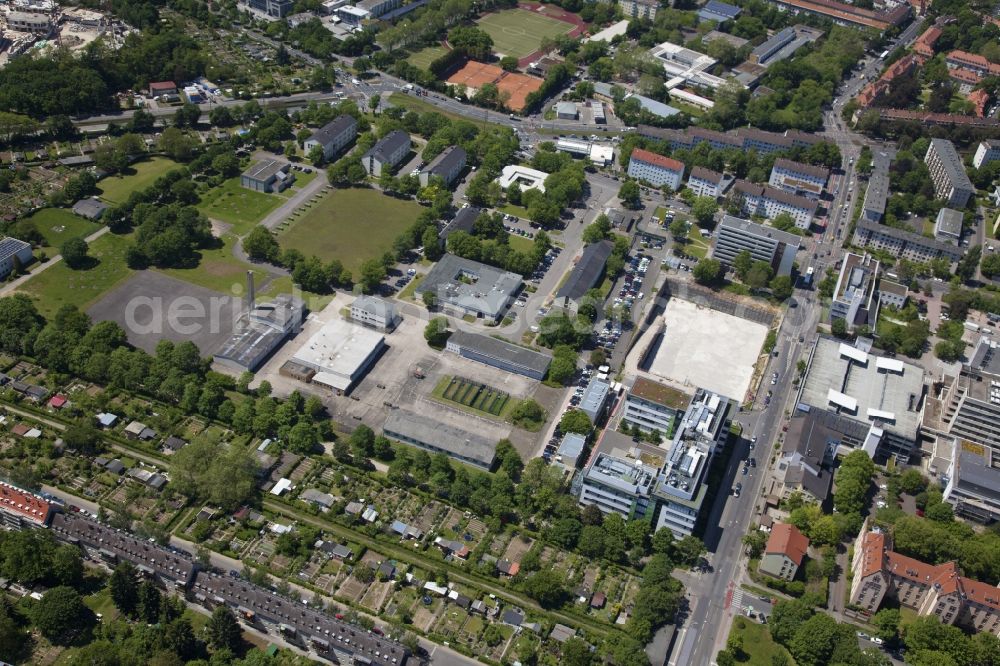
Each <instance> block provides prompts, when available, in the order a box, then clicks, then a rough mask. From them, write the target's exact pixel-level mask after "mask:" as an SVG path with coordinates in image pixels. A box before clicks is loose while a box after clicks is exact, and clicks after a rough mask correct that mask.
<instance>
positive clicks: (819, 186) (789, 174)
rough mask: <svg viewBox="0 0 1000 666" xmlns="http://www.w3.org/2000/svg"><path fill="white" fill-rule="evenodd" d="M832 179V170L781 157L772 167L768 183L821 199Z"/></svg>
mask: <svg viewBox="0 0 1000 666" xmlns="http://www.w3.org/2000/svg"><path fill="white" fill-rule="evenodd" d="M829 179H830V170H829V169H825V168H823V167H817V166H812V165H810V164H802V163H801V162H794V161H792V160H786V159H785V158H783V157H779V158H778V159H776V160H775V161H774V166H773V167H772V168H771V178H770V180H768V183H769V184H770V185H771V186H772V187H776V188H778V189H779V190H784V191H785V192H790V193H792V194H798V195H800V196H804V197H807V198H809V199H819V198H820V196H821V195H822V194H823V190H824V189H825V188H826V182H827V181H828V180H829Z"/></svg>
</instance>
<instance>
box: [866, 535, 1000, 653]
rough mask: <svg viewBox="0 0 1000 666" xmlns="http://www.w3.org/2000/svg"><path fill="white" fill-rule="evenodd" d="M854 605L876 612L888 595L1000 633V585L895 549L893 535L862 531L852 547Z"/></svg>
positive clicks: (944, 619)
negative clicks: (966, 575)
mask: <svg viewBox="0 0 1000 666" xmlns="http://www.w3.org/2000/svg"><path fill="white" fill-rule="evenodd" d="M852 567H853V569H854V577H853V579H852V580H851V604H852V605H854V606H858V607H860V608H861V609H862V611H863V612H865V613H866V614H873V613H875V611H877V610H878V609H879V607H880V606H882V604H883V603H884V602H885V601H887V600H888V599H894V600H895V601H896V602H897V603H898V604H899V605H900V606H902V607H904V608H909V609H910V610H913V611H916V612H917V614H918V615H922V616H929V615H934V616H935V617H937V618H938V619H939V620H940V621H941V623H942V624H950V625H954V626H960V627H964V628H966V629H970V630H972V631H976V632H987V631H988V632H989V633H991V634H994V635H1000V589H998V588H996V587H994V586H992V585H989V584H987V583H982V582H980V581H977V580H973V579H971V578H966V577H964V576H962V575H960V573H959V570H958V567H957V566H956V564H955V563H954V562H946V563H945V564H939V565H933V564H927V563H926V562H921V561H920V560H917V559H914V558H912V557H907V556H905V555H901V554H899V553H896V552H894V551H893V550H892V549H891V547H890V540H889V535H888V534H886V533H883V532H872V531H868V530H867V529H865V530H862V532H861V534H860V535H858V539H857V542H856V544H855V546H854V561H853V562H852Z"/></svg>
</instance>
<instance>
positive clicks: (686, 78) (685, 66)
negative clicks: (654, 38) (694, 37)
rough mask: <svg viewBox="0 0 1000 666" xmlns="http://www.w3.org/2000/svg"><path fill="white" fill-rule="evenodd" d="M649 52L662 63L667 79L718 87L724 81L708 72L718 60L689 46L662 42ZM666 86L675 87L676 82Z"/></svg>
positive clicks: (705, 86)
mask: <svg viewBox="0 0 1000 666" xmlns="http://www.w3.org/2000/svg"><path fill="white" fill-rule="evenodd" d="M650 53H651V54H652V56H653V57H654V58H656V59H657V60H659V61H660V63H661V64H662V65H663V70H664V71H665V72H666V74H667V78H668V79H681V81H682V82H687V83H690V84H691V85H695V86H699V87H702V88H718V87H719V86H721V85H722V84H723V83H725V82H726V80H725V79H723V78H721V77H718V76H714V75H712V74H709V73H708V71H707V70H709V69H711V68H712V67H714V66H715V65H716V63H718V60H716V59H715V58H713V57H711V56H707V55H705V54H704V53H698V52H697V51H692V50H691V49H689V48H685V47H683V46H679V45H677V44H673V43H671V42H663V43H662V44H660V45H659V46H654V47H653V48H652V49H651V50H650ZM667 87H668V88H674V87H676V84H675V85H673V86H671V85H670V84H669V83H668V84H667Z"/></svg>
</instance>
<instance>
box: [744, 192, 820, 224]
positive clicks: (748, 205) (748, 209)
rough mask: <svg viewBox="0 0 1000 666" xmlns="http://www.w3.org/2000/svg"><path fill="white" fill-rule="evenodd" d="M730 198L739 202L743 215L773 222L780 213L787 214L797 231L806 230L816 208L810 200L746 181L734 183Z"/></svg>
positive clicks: (815, 204)
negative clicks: (755, 216)
mask: <svg viewBox="0 0 1000 666" xmlns="http://www.w3.org/2000/svg"><path fill="white" fill-rule="evenodd" d="M732 196H733V197H734V198H735V199H736V200H737V201H738V202H739V204H740V206H741V207H742V210H743V214H744V215H757V216H760V217H763V218H766V219H768V220H773V219H774V218H776V217H778V216H779V215H781V214H782V213H788V214H789V215H791V217H792V219H793V220H795V226H796V227H798V228H799V229H808V228H809V227H810V226H811V225H812V220H813V217H814V216H815V215H816V208H817V207H818V205H817V203H816V202H815V201H812V200H811V199H807V198H805V197H801V196H799V195H797V194H789V193H788V192H784V191H782V190H779V189H777V188H775V187H771V186H770V185H757V184H755V183H751V182H749V181H746V180H737V181H736V184H735V185H734V186H733V195H732Z"/></svg>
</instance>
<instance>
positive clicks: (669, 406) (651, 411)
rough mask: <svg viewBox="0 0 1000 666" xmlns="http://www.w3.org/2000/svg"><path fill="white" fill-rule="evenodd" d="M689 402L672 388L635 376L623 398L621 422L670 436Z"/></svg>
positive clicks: (688, 399) (685, 396)
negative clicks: (623, 405) (623, 406)
mask: <svg viewBox="0 0 1000 666" xmlns="http://www.w3.org/2000/svg"><path fill="white" fill-rule="evenodd" d="M689 402H690V396H688V395H687V394H686V393H683V392H682V391H678V390H677V389H675V388H673V387H672V386H667V385H666V384H661V383H659V382H654V381H653V380H652V379H647V378H646V377H638V378H636V380H635V383H634V384H632V388H630V389H629V391H628V395H627V396H626V397H625V411H624V412H623V413H622V422H623V423H627V424H629V425H631V426H637V427H639V428H641V429H642V430H643V431H646V432H649V431H656V432H660V433H663V434H665V435H667V436H668V437H669V436H672V435H673V432H674V429H675V427H676V423H677V419H679V418H681V417H682V416H683V415H684V410H685V408H687V406H688V403H689Z"/></svg>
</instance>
